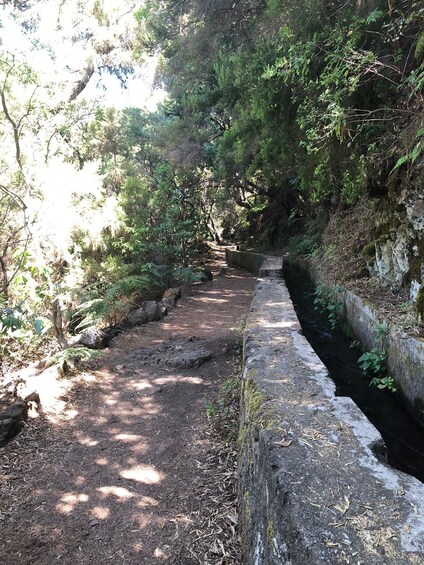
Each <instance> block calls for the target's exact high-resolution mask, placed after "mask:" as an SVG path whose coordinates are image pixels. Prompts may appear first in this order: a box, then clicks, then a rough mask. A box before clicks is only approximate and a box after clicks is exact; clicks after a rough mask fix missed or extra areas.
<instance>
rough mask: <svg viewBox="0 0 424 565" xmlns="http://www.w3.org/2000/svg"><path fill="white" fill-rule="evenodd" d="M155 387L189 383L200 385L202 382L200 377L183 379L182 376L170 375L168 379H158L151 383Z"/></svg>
mask: <svg viewBox="0 0 424 565" xmlns="http://www.w3.org/2000/svg"><path fill="white" fill-rule="evenodd" d="M153 382H154V383H155V384H157V385H166V384H168V383H189V384H193V385H201V384H203V383H204V380H203V379H201V378H200V377H183V376H182V375H172V376H169V377H159V378H157V379H154V381H153Z"/></svg>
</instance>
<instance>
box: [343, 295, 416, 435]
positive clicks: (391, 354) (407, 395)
mask: <svg viewBox="0 0 424 565" xmlns="http://www.w3.org/2000/svg"><path fill="white" fill-rule="evenodd" d="M343 302H344V317H345V318H346V321H347V323H348V324H349V327H350V328H351V330H352V333H353V334H354V336H355V337H356V338H357V339H358V340H359V341H360V342H361V343H362V344H363V345H364V346H365V347H366V348H367V349H372V348H373V347H374V346H375V345H376V340H375V338H376V335H377V329H378V327H379V326H382V325H384V324H387V322H386V320H384V319H381V318H379V317H378V314H377V312H376V311H375V309H374V308H373V307H372V306H371V305H369V304H366V303H365V302H364V301H363V300H362V299H361V298H360V297H359V296H357V295H356V294H354V293H353V292H350V291H349V290H346V291H345V292H344V293H343ZM384 348H385V350H386V351H387V369H388V372H389V374H390V375H391V376H392V377H394V379H395V381H396V385H397V387H398V388H399V389H400V390H401V391H402V396H403V398H404V400H405V401H406V403H407V405H408V408H409V410H410V412H411V413H412V414H413V415H414V416H415V418H416V419H417V420H419V421H420V422H421V423H422V424H424V371H423V367H424V340H423V339H422V338H419V337H413V336H410V335H408V334H406V333H405V332H403V331H401V330H399V329H397V328H396V327H394V326H392V327H390V328H389V333H388V335H387V337H386V338H384Z"/></svg>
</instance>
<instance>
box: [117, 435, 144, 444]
mask: <svg viewBox="0 0 424 565" xmlns="http://www.w3.org/2000/svg"><path fill="white" fill-rule="evenodd" d="M115 439H117V440H119V441H123V442H124V443H133V442H136V441H140V440H144V438H143V436H139V435H136V434H116V436H115Z"/></svg>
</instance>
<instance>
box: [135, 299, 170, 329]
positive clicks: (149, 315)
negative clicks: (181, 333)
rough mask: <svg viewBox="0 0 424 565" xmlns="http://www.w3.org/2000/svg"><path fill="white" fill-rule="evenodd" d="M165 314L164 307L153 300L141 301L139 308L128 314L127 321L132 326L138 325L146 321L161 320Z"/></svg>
mask: <svg viewBox="0 0 424 565" xmlns="http://www.w3.org/2000/svg"><path fill="white" fill-rule="evenodd" d="M165 314H166V307H165V306H164V305H162V304H161V303H159V302H156V301H154V300H147V301H146V302H143V304H142V305H141V306H140V308H137V309H136V310H133V311H132V312H130V313H129V314H128V322H129V323H130V324H131V325H132V326H140V325H141V324H147V322H156V321H157V320H161V319H162V318H163V317H164V316H165Z"/></svg>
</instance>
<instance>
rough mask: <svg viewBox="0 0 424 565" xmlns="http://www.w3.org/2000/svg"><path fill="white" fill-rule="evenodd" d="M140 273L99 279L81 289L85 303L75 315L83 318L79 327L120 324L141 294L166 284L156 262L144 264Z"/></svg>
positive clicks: (81, 296) (80, 297)
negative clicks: (108, 280) (118, 277)
mask: <svg viewBox="0 0 424 565" xmlns="http://www.w3.org/2000/svg"><path fill="white" fill-rule="evenodd" d="M143 271H144V272H143V273H142V274H140V275H128V276H126V277H125V278H123V279H120V280H117V281H116V282H113V283H107V282H106V281H98V282H95V283H92V284H90V285H87V286H86V287H85V288H84V289H83V290H82V291H81V292H80V293H79V299H80V302H81V304H80V305H79V306H78V307H77V308H76V309H75V311H74V313H73V316H74V317H75V318H76V319H79V320H80V322H79V323H78V325H77V327H76V329H79V330H81V329H84V328H87V327H90V326H94V325H99V324H116V323H118V322H119V321H120V320H121V319H122V318H123V317H124V316H125V315H126V314H128V312H129V311H130V310H131V309H132V308H133V307H134V306H136V304H137V296H140V295H142V294H143V292H146V291H147V290H148V291H152V289H154V288H156V289H158V288H164V286H165V284H164V281H163V272H161V270H160V269H159V268H158V267H157V266H156V265H152V264H148V265H144V267H143Z"/></svg>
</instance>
